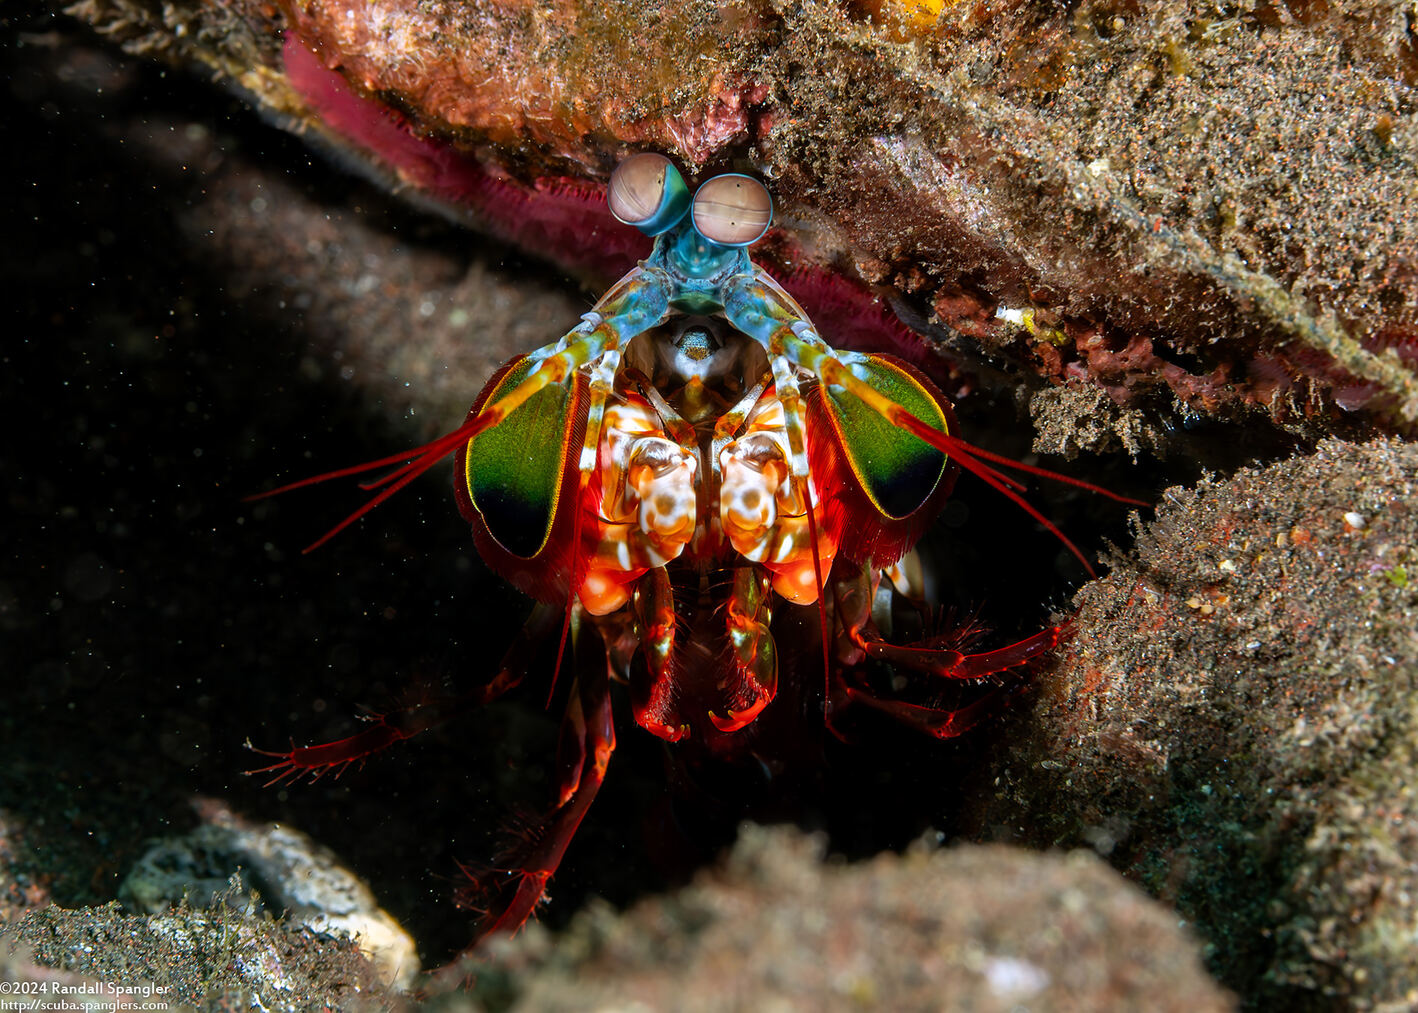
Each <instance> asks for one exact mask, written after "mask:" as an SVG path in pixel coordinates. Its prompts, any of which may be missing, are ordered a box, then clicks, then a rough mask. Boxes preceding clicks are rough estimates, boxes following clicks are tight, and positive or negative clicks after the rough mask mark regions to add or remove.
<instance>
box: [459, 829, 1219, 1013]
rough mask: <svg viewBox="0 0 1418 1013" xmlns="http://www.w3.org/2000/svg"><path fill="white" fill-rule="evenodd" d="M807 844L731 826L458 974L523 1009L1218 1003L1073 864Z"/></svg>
mask: <svg viewBox="0 0 1418 1013" xmlns="http://www.w3.org/2000/svg"><path fill="white" fill-rule="evenodd" d="M822 850H823V849H822V842H821V840H820V839H818V838H814V837H810V836H805V835H803V834H801V833H799V832H798V831H795V830H790V829H787V828H762V827H757V826H753V825H751V824H745V825H744V826H743V827H742V828H741V834H740V837H739V841H738V844H737V845H736V846H735V848H734V850H733V852H732V853H731V854H730V855H729V857H728V858H727V860H726V861H725V862H724V863H723V864H722V865H721V866H720V867H718V868H716V869H712V870H706V871H705V872H704V873H701V874H700V875H699V876H698V877H696V879H695V881H694V882H693V883H692V884H690V885H689V886H688V887H685V888H684V889H682V890H679V891H677V892H674V893H670V894H666V895H663V896H658V897H651V898H648V899H646V900H644V901H641V902H640V903H638V904H636V905H635V906H634V907H632V908H631V909H630V910H629V911H627V912H626V913H625V914H624V915H617V914H615V913H613V912H612V911H610V910H609V909H608V908H607V907H605V906H600V907H592V908H591V909H589V910H588V911H586V912H583V913H582V915H580V916H578V918H577V919H576V920H575V922H573V924H572V926H571V927H570V929H569V930H568V931H567V932H566V933H564V934H562V935H560V936H558V937H555V938H553V937H550V936H548V935H546V934H545V933H543V932H540V931H539V930H537V929H536V927H533V928H532V929H529V930H528V931H527V932H525V933H524V934H523V935H522V936H519V937H518V938H516V939H513V940H497V941H494V942H493V944H492V945H491V946H490V947H489V951H490V953H491V956H492V960H491V962H490V963H482V964H470V965H467V966H466V967H465V968H464V970H466V971H468V972H469V973H470V974H471V975H473V976H474V977H475V979H476V987H475V988H474V990H473V995H474V996H475V997H477V998H479V999H481V1000H483V1001H486V1002H488V1003H489V1005H491V1004H492V1002H493V998H494V997H496V998H497V1000H498V1005H501V1004H504V1003H505V1004H507V1005H509V1006H510V1007H511V1008H513V1009H519V1010H539V1011H549V1010H583V1009H591V1008H595V1009H627V1008H634V1009H657V1010H669V1009H676V1010H703V1011H712V1010H735V1009H785V1010H788V1009H792V1010H833V1009H939V1008H942V1005H944V1006H947V1007H949V1008H952V1009H972V1010H980V1011H996V1010H997V1011H1001V1013H1004V1011H1011V1010H1017V1009H1021V1008H1029V1009H1049V1010H1077V1011H1080V1013H1081V1011H1093V1013H1100V1011H1110V1010H1117V1011H1124V1010H1137V1009H1149V1010H1157V1011H1170V1010H1176V1011H1179V1013H1180V1011H1183V1010H1185V1011H1188V1013H1196V1011H1212V1010H1228V1009H1231V1008H1233V1003H1232V1000H1231V997H1230V996H1228V995H1227V994H1226V993H1225V992H1224V991H1223V990H1221V989H1220V988H1218V987H1217V986H1216V985H1215V983H1213V982H1212V981H1211V980H1210V979H1209V978H1208V977H1207V976H1206V974H1205V972H1204V971H1203V970H1202V969H1201V963H1200V960H1199V958H1198V954H1197V949H1196V943H1195V942H1194V940H1193V939H1191V937H1190V936H1189V934H1188V933H1187V932H1186V931H1185V930H1182V929H1179V928H1178V927H1177V923H1176V918H1175V916H1174V915H1173V914H1172V913H1171V912H1169V911H1167V910H1166V909H1165V908H1163V907H1161V906H1160V905H1158V904H1156V903H1155V902H1153V901H1151V900H1149V899H1148V898H1146V897H1145V896H1143V894H1142V893H1141V892H1140V891H1138V890H1137V889H1136V888H1134V887H1132V886H1130V885H1129V884H1127V883H1126V882H1124V881H1123V880H1122V878H1121V877H1119V876H1118V875H1117V874H1116V873H1114V872H1112V871H1111V870H1109V869H1108V868H1107V867H1106V866H1105V865H1104V864H1103V863H1102V862H1101V861H1099V860H1098V859H1097V858H1096V857H1095V856H1093V855H1091V854H1089V853H1087V852H1074V853H1072V854H1068V855H1064V854H1049V855H1038V854H1030V853H1029V852H1027V851H1024V850H1022V849H1017V848H1009V847H1003V846H999V845H989V846H983V847H982V846H974V845H966V846H962V847H958V848H950V849H945V850H936V849H933V848H928V847H924V846H918V847H915V848H913V849H911V850H909V851H908V852H907V853H906V854H903V855H895V854H883V855H879V856H877V857H876V858H875V859H873V860H871V861H869V862H864V863H856V864H840V863H834V862H831V861H827V862H824V861H823V855H822Z"/></svg>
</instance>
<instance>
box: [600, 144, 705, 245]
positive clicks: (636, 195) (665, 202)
mask: <svg viewBox="0 0 1418 1013" xmlns="http://www.w3.org/2000/svg"><path fill="white" fill-rule="evenodd" d="M606 203H607V204H609V205H610V209H611V214H613V215H615V216H616V218H617V219H618V220H619V221H622V222H624V223H625V224H626V225H634V226H635V227H636V228H637V229H639V230H640V231H641V232H643V233H645V234H646V235H647V236H658V235H659V234H660V233H662V232H668V231H669V230H670V229H672V228H674V227H675V226H676V225H678V224H679V223H680V222H681V221H682V220H683V219H684V216H685V214H686V213H687V212H688V211H689V187H687V186H685V185H684V178H683V177H682V176H680V174H679V170H678V169H676V168H675V167H674V165H673V164H672V163H671V162H670V160H669V159H668V158H666V157H665V156H664V155H657V154H655V153H654V152H650V151H646V152H642V153H640V154H638V155H631V156H630V157H629V158H627V159H626V160H625V161H623V162H621V163H620V164H619V165H617V166H616V167H615V172H613V173H611V184H610V189H609V190H608V191H607V193H606Z"/></svg>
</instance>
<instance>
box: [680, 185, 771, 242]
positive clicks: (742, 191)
mask: <svg viewBox="0 0 1418 1013" xmlns="http://www.w3.org/2000/svg"><path fill="white" fill-rule="evenodd" d="M690 214H691V215H692V216H693V219H694V228H695V229H696V230H697V231H698V233H699V234H700V235H701V236H703V237H704V238H705V239H708V240H710V241H712V242H715V243H718V244H719V245H720V246H748V245H749V244H750V243H754V242H757V241H758V239H759V237H760V236H762V235H763V233H765V232H767V231H768V226H769V225H771V224H772V222H773V198H772V197H770V196H768V188H767V187H766V186H764V185H763V184H762V183H760V182H759V181H758V180H756V179H754V178H753V177H752V176H744V175H740V174H739V173H736V172H735V173H729V174H727V175H723V176H715V177H714V178H713V179H711V180H709V182H707V183H705V184H704V185H703V186H701V187H700V188H699V190H698V192H697V193H695V195H694V206H693V207H692V208H691V209H690Z"/></svg>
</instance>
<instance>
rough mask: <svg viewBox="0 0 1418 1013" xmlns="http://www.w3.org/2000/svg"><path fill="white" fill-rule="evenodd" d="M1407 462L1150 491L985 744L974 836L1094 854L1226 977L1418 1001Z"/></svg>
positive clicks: (1329, 465) (1416, 478) (1280, 988)
mask: <svg viewBox="0 0 1418 1013" xmlns="http://www.w3.org/2000/svg"><path fill="white" fill-rule="evenodd" d="M1415 487H1418V447H1415V446H1413V445H1411V444H1406V443H1398V442H1389V441H1378V442H1374V443H1370V444H1367V445H1362V446H1356V445H1353V444H1348V443H1341V442H1337V441H1330V442H1326V443H1323V444H1321V445H1320V447H1319V449H1318V451H1317V452H1316V453H1314V454H1313V455H1311V456H1308V457H1299V458H1296V459H1294V460H1291V461H1287V462H1283V463H1280V464H1276V465H1272V466H1270V467H1268V468H1264V469H1248V470H1243V471H1241V472H1239V473H1238V474H1236V475H1235V476H1234V477H1233V478H1231V479H1229V480H1222V479H1217V480H1212V481H1207V482H1204V483H1202V485H1201V486H1200V487H1198V488H1197V489H1196V490H1192V491H1187V490H1180V489H1173V490H1170V491H1169V492H1168V493H1167V494H1166V495H1165V497H1164V502H1163V505H1162V506H1161V508H1160V509H1159V512H1158V516H1157V519H1156V520H1155V521H1153V522H1152V523H1150V524H1147V525H1146V526H1145V527H1143V529H1142V530H1141V532H1140V537H1139V539H1138V545H1137V548H1136V550H1135V552H1134V553H1133V554H1131V555H1130V556H1129V557H1127V558H1119V559H1116V560H1115V561H1114V569H1113V571H1112V573H1110V574H1109V575H1108V577H1107V578H1105V579H1104V580H1101V581H1095V582H1094V583H1092V584H1090V585H1088V586H1087V587H1086V588H1084V590H1083V591H1082V592H1080V594H1079V595H1078V597H1077V599H1076V604H1077V605H1078V607H1079V610H1080V611H1079V614H1078V617H1077V619H1076V626H1077V635H1076V636H1075V637H1074V639H1073V640H1072V642H1071V643H1070V644H1068V646H1067V648H1066V649H1065V651H1064V652H1063V653H1062V655H1061V657H1060V659H1059V661H1058V663H1057V665H1056V666H1054V667H1053V668H1052V669H1051V670H1050V671H1049V672H1047V673H1045V674H1044V675H1043V676H1042V677H1041V679H1040V685H1039V690H1038V695H1037V697H1036V699H1035V702H1034V704H1033V708H1032V710H1029V709H1027V708H1026V709H1025V710H1024V712H1023V713H1021V714H1018V715H1016V716H1015V717H1014V718H1013V719H1012V726H1011V727H1010V729H1009V730H1008V732H1007V734H1005V735H1004V736H1002V737H1001V740H1000V741H1001V742H1002V743H1003V745H1002V746H1001V747H1000V748H999V751H998V755H997V760H998V766H997V767H991V766H990V765H986V766H985V767H984V768H982V769H990V770H991V771H992V772H991V774H990V775H989V777H990V778H992V783H989V784H985V785H982V791H981V793H980V796H979V798H980V801H979V802H978V804H977V808H976V809H975V811H973V812H972V813H971V814H970V818H971V820H972V821H973V823H974V825H975V827H976V832H977V833H979V834H981V835H982V836H986V837H995V838H1001V839H1009V840H1018V841H1024V842H1028V843H1030V844H1033V845H1036V846H1037V845H1049V846H1053V845H1076V844H1083V843H1090V844H1092V845H1093V846H1094V847H1095V848H1096V849H1097V850H1098V851H1099V852H1101V853H1103V854H1105V855H1107V856H1108V857H1109V858H1110V860H1111V861H1112V862H1113V864H1115V865H1116V866H1118V867H1119V868H1122V869H1124V870H1125V871H1126V872H1127V873H1128V874H1129V875H1130V876H1131V877H1133V878H1134V879H1136V880H1137V881H1139V882H1141V883H1143V884H1145V885H1146V886H1147V887H1148V888H1149V889H1150V890H1151V891H1152V892H1154V893H1155V894H1157V895H1159V896H1160V897H1162V898H1163V899H1165V900H1168V901H1170V902H1172V903H1175V904H1176V905H1177V907H1178V909H1179V910H1180V911H1181V913H1182V914H1183V915H1184V916H1185V917H1186V918H1188V920H1190V921H1191V922H1193V923H1194V924H1195V925H1196V927H1197V929H1198V931H1200V932H1201V933H1202V934H1203V935H1204V936H1205V937H1206V938H1207V939H1208V940H1209V943H1210V954H1209V957H1210V961H1211V964H1212V966H1213V968H1214V969H1216V970H1218V972H1219V973H1220V974H1221V976H1222V979H1223V980H1224V981H1227V982H1229V983H1230V984H1232V985H1233V986H1234V987H1236V988H1238V989H1242V990H1243V992H1246V993H1249V994H1250V995H1251V996H1252V997H1255V998H1257V999H1264V1000H1265V1001H1266V1002H1269V1003H1274V1002H1282V1001H1283V1002H1284V1003H1285V1004H1287V1007H1288V1008H1295V1007H1296V1006H1301V1007H1303V1006H1305V1005H1306V1004H1310V1005H1311V1006H1313V1007H1314V1008H1325V1009H1329V1008H1334V1002H1335V1001H1336V1000H1337V999H1338V1000H1342V1001H1344V1002H1346V1003H1347V1004H1348V1005H1349V1006H1350V1007H1352V1008H1358V1009H1369V1008H1405V1007H1407V1006H1409V1005H1411V1004H1412V1003H1413V1002H1414V1001H1415V997H1418V949H1415V948H1414V946H1413V926H1414V924H1415V919H1418V863H1416V862H1415V855H1418V832H1415V830H1414V828H1415V826H1418V822H1415V821H1418V797H1415V793H1414V791H1413V787H1412V785H1413V775H1414V769H1415V763H1414V761H1415V749H1416V748H1418V746H1415V744H1416V743H1418V565H1415V564H1418V511H1415V509H1414V494H1415Z"/></svg>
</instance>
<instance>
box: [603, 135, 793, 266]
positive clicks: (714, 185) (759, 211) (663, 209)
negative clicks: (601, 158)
mask: <svg viewBox="0 0 1418 1013" xmlns="http://www.w3.org/2000/svg"><path fill="white" fill-rule="evenodd" d="M606 203H607V204H609V205H610V210H611V214H613V215H615V217H616V218H617V219H618V220H619V221H622V222H624V223H625V224H626V225H634V226H635V227H636V228H637V229H639V230H640V231H641V232H643V233H645V234H646V235H647V236H658V235H660V234H661V233H664V232H668V231H669V230H670V229H672V228H674V227H675V226H676V225H678V224H679V223H680V222H681V221H683V220H684V216H685V214H689V215H690V221H691V223H692V224H693V226H694V231H695V232H697V233H699V235H700V236H702V237H703V238H704V239H706V240H708V241H709V242H710V243H715V244H717V245H719V246H727V247H731V248H740V249H741V248H743V247H745V246H749V245H750V244H752V243H755V242H757V241H758V240H759V239H760V238H761V237H762V235H763V233H765V232H767V231H768V226H769V225H770V224H772V222H773V198H772V197H770V196H769V195H768V188H767V187H765V186H764V185H763V184H762V183H760V182H759V181H758V180H756V179H754V178H753V177H752V176H745V175H742V174H741V173H737V172H731V173H726V174H724V175H722V176H715V177H714V178H713V179H711V180H709V181H708V182H707V183H705V184H704V185H703V186H701V187H700V188H699V190H698V191H697V192H696V193H695V194H694V200H693V202H691V201H690V196H689V188H688V187H687V186H685V185H684V178H683V177H682V176H680V174H679V171H678V170H677V169H676V168H675V167H674V165H673V163H671V162H670V160H669V159H668V158H666V157H665V156H664V155H657V154H655V153H654V152H649V151H646V152H641V153H640V154H638V155H631V156H630V157H629V158H627V159H626V160H625V161H623V162H621V163H620V164H619V165H618V166H616V167H615V172H613V173H612V174H611V182H610V189H609V191H608V192H607V193H606Z"/></svg>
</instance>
